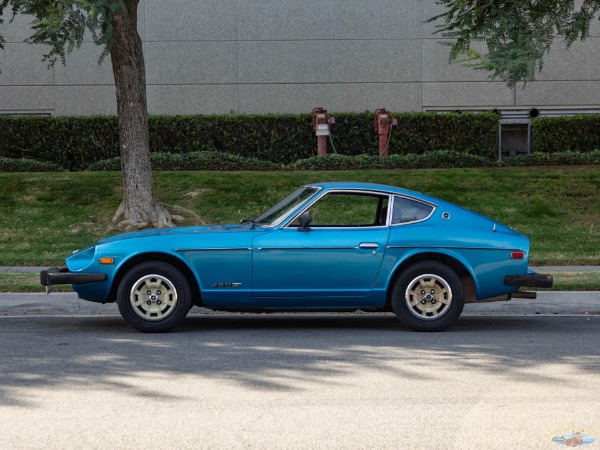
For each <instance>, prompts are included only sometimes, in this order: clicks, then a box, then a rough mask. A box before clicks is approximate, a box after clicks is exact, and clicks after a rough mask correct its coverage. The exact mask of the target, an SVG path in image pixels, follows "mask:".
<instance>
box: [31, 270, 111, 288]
mask: <svg viewBox="0 0 600 450" xmlns="http://www.w3.org/2000/svg"><path fill="white" fill-rule="evenodd" d="M106 278H107V276H106V274H105V273H79V272H70V271H69V269H68V267H52V268H50V269H48V270H42V271H41V272H40V283H42V285H44V286H53V285H55V284H84V283H95V282H98V281H104V280H106Z"/></svg>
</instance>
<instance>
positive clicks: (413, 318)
mask: <svg viewBox="0 0 600 450" xmlns="http://www.w3.org/2000/svg"><path fill="white" fill-rule="evenodd" d="M464 304H465V296H464V291H463V286H462V283H461V281H460V278H459V277H458V275H457V274H456V272H454V270H452V269H451V268H450V267H448V266H447V265H446V264H443V263H440V262H437V261H423V262H419V263H416V264H413V265H412V266H410V267H409V268H408V269H406V270H405V271H404V272H403V273H402V274H401V275H400V276H399V277H398V278H397V279H396V281H395V283H394V285H393V287H392V308H393V310H394V313H396V316H398V319H400V322H402V324H403V325H405V326H406V327H408V328H412V329H413V330H415V331H442V330H445V329H446V328H448V327H449V326H450V325H452V324H453V323H454V322H456V320H457V319H458V318H459V316H460V314H461V313H462V310H463V307H464Z"/></svg>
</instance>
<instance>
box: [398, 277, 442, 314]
mask: <svg viewBox="0 0 600 450" xmlns="http://www.w3.org/2000/svg"><path fill="white" fill-rule="evenodd" d="M404 299H405V300H406V305H407V306H408V310H409V311H410V312H411V314H412V315H413V316H415V317H417V318H418V319H421V320H434V319H439V318H440V317H442V316H443V315H444V314H446V313H447V312H448V311H449V309H450V305H451V304H452V289H451V288H450V285H449V284H448V282H447V281H446V280H444V279H443V278H442V277H440V276H439V275H433V274H424V275H419V276H418V277H417V278H415V279H414V280H412V281H411V282H410V283H408V288H406V293H405V295H404Z"/></svg>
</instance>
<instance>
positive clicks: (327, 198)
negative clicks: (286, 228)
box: [290, 192, 388, 228]
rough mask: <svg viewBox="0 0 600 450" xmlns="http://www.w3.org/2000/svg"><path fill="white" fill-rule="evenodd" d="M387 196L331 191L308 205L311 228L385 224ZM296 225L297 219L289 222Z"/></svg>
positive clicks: (292, 225)
mask: <svg viewBox="0 0 600 450" xmlns="http://www.w3.org/2000/svg"><path fill="white" fill-rule="evenodd" d="M387 205H388V196H387V195H378V194H363V193H345V192H331V193H328V194H326V195H324V196H323V197H321V198H320V199H319V200H318V201H317V202H316V203H315V204H314V205H312V206H311V207H310V213H311V215H312V221H311V223H310V227H311V228H317V227H375V226H381V225H385V223H386V218H387ZM290 226H291V227H298V226H299V222H298V219H296V220H294V222H293V223H291V224H290Z"/></svg>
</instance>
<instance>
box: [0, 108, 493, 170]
mask: <svg viewBox="0 0 600 450" xmlns="http://www.w3.org/2000/svg"><path fill="white" fill-rule="evenodd" d="M335 117H336V124H335V125H333V126H332V132H333V142H334V144H335V146H336V149H337V151H338V152H339V153H341V154H345V155H360V154H364V153H367V152H368V153H370V154H371V155H373V156H375V155H377V148H378V146H377V136H376V135H375V134H374V132H373V115H372V114H370V113H360V114H355V113H343V114H335ZM394 117H397V118H398V121H399V126H398V127H395V128H394V129H393V132H392V138H391V142H390V153H391V154H395V153H399V154H408V153H419V154H422V153H427V152H430V151H434V150H444V149H448V150H454V151H461V152H465V153H470V154H475V155H479V156H482V157H493V156H494V155H496V154H497V132H498V117H497V115H496V114H493V113H485V114H434V113H402V114H394ZM149 130H150V148H151V151H153V152H163V153H165V152H166V153H189V152H197V151H221V152H226V153H230V154H235V155H240V156H244V157H252V158H258V159H261V160H265V161H271V162H273V163H278V164H282V163H291V162H294V161H296V160H298V159H303V158H308V157H310V156H313V155H315V153H316V138H315V136H314V134H313V131H312V125H311V116H309V115H262V116H259V115H254V116H245V115H239V116H150V117H149ZM118 142H119V135H118V131H117V118H116V117H111V116H103V117H0V156H6V157H11V158H30V159H37V160H43V161H50V162H53V163H56V164H58V165H60V166H62V167H65V168H68V169H69V170H82V169H84V168H87V167H88V166H89V165H90V164H92V163H94V162H96V161H101V160H105V159H110V158H114V157H117V156H118V155H119V144H118ZM330 152H331V147H330Z"/></svg>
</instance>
